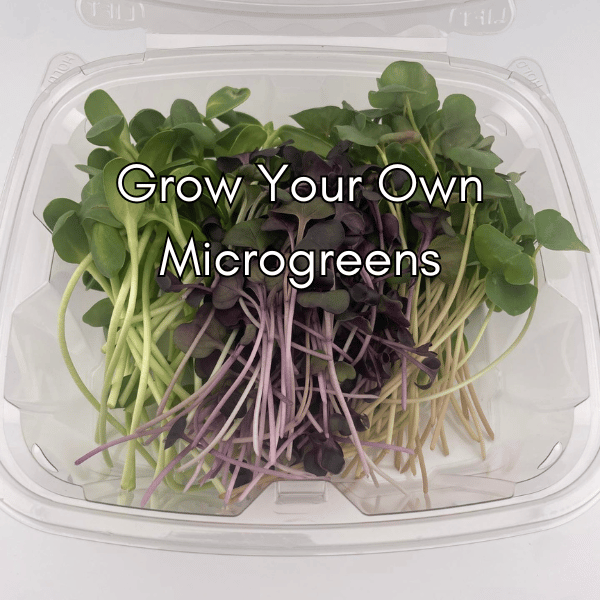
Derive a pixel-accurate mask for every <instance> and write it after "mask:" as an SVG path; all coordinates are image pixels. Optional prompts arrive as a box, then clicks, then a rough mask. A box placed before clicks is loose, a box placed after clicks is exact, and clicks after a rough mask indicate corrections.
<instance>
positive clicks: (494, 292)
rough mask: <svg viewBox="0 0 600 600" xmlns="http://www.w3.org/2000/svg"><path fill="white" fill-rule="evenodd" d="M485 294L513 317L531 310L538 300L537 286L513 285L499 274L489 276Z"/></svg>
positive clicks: (528, 284)
mask: <svg viewBox="0 0 600 600" xmlns="http://www.w3.org/2000/svg"><path fill="white" fill-rule="evenodd" d="M485 293H486V294H487V297H488V298H489V299H490V301H491V302H493V303H494V304H495V305H496V306H498V307H499V308H501V309H502V310H503V311H504V312H506V313H508V314H509V315H511V316H513V317H514V316H517V315H520V314H523V313H524V312H525V311H527V310H529V308H531V306H532V304H533V303H534V302H535V299H536V298H537V288H536V287H535V286H533V285H531V284H530V283H527V284H525V285H512V284H510V283H508V282H507V281H506V280H505V279H504V277H503V276H502V275H501V274H499V273H488V274H487V276H486V279H485Z"/></svg>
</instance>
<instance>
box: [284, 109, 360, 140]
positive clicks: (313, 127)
mask: <svg viewBox="0 0 600 600" xmlns="http://www.w3.org/2000/svg"><path fill="white" fill-rule="evenodd" d="M292 119H294V121H296V123H298V125H300V127H303V128H304V129H305V130H306V131H308V132H310V133H314V134H315V135H317V136H319V137H322V138H329V137H330V136H331V135H332V133H333V132H334V129H335V127H336V126H337V125H350V124H351V123H352V121H353V120H354V111H351V110H347V109H344V108H339V107H337V106H323V107H321V108H309V109H307V110H303V111H301V112H299V113H296V114H295V115H292Z"/></svg>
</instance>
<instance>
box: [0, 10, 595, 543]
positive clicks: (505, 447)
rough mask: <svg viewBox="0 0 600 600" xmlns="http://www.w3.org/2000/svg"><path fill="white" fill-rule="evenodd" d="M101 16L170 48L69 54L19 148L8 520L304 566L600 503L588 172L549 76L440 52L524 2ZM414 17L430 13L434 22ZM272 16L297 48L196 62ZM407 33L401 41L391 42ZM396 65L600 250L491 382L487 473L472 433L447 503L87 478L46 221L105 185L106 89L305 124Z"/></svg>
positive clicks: (85, 342) (7, 246)
mask: <svg viewBox="0 0 600 600" xmlns="http://www.w3.org/2000/svg"><path fill="white" fill-rule="evenodd" d="M93 6H96V8H95V9H94V10H95V12H94V10H92V8H91V7H93ZM99 6H101V3H85V2H81V3H80V4H79V10H80V14H81V15H82V18H84V20H87V21H88V22H89V23H90V24H92V25H94V26H98V27H109V26H111V27H115V26H118V27H123V26H137V25H140V24H141V25H143V26H144V27H145V28H146V29H147V30H148V31H149V33H150V34H151V37H149V46H153V47H152V48H149V50H148V51H147V52H146V53H145V54H144V55H139V56H126V57H117V58H112V59H107V60H103V61H99V62H96V63H91V64H83V63H82V61H80V59H78V58H77V57H76V56H75V55H73V54H65V55H61V56H60V57H57V59H55V60H54V61H53V62H52V63H51V66H50V68H49V71H48V78H47V79H48V83H49V85H47V87H46V88H45V90H44V91H43V92H42V94H41V95H40V97H39V99H38V100H37V102H36V103H35V105H34V107H33V108H32V110H31V113H30V115H29V117H28V121H27V123H26V126H25V129H24V132H23V135H22V137H21V140H20V142H19V146H18V148H17V151H16V155H15V158H14V161H13V164H12V168H11V171H10V174H9V177H8V181H7V184H6V186H5V190H4V198H3V203H2V207H3V216H2V222H1V232H0V256H1V261H0V264H1V265H2V275H3V276H2V280H1V287H0V307H1V313H0V356H1V360H2V362H1V365H0V389H1V390H2V391H3V397H4V401H3V403H2V413H1V415H2V429H1V430H0V498H1V499H2V507H3V508H4V509H5V510H7V511H8V512H10V513H11V514H13V515H14V516H15V517H16V518H18V519H20V520H22V521H24V522H26V523H28V524H30V525H32V526H34V527H37V528H40V529H43V530H45V531H51V532H57V533H62V534H65V535H69V536H77V537H83V538H89V539H98V540H102V541H109V542H115V543H121V544H130V545H140V546H146V547H154V548H165V549H173V550H185V551H198V552H214V553H243V554H270V553H273V554H279V555H281V554H290V555H293V554H325V553H349V552H383V551H388V550H397V549H408V548H424V547H431V546H439V545H452V544H458V543H465V542H469V541H474V540H481V539H491V538H495V537H502V536H511V535H515V534H517V533H523V532H529V531H535V530H538V529H541V528H544V527H547V526H550V525H554V524H558V523H560V522H562V521H564V520H566V519H569V518H571V517H573V516H574V515H576V514H577V513H579V512H581V511H582V510H584V509H585V508H586V507H587V506H589V505H590V504H591V503H592V502H593V501H594V499H595V497H596V495H597V494H598V491H599V490H600V459H599V457H598V450H599V448H600V410H599V408H600V394H599V386H600V380H599V374H598V365H599V364H600V363H599V360H598V358H599V353H598V343H599V335H598V312H597V306H596V299H597V298H598V292H599V289H598V285H599V282H598V264H597V263H598V259H599V256H600V255H599V250H598V239H597V231H596V227H595V221H594V218H593V214H592V211H591V210H590V206H589V199H588V197H587V193H586V189H585V185H584V183H583V180H582V177H581V173H580V172H579V168H578V165H577V160H576V158H575V156H574V154H573V149H572V147H571V144H570V142H569V139H568V136H567V134H566V132H565V130H564V127H563V124H562V121H561V119H560V116H559V115H558V113H557V111H556V108H555V107H554V105H553V103H552V101H551V99H550V98H549V96H548V95H547V93H546V91H545V87H544V83H543V76H542V75H541V74H540V73H539V72H538V70H537V67H536V64H535V63H534V62H532V61H528V60H527V59H519V60H517V61H515V63H513V67H512V69H502V68H499V67H495V66H491V65H486V64H482V63H479V62H475V61H467V60H455V59H450V58H449V56H448V55H447V54H446V53H445V52H444V51H443V49H444V45H445V35H446V34H447V33H448V32H450V31H451V30H460V31H463V32H470V33H474V34H479V33H493V32H495V31H498V30H501V29H503V28H504V27H506V26H508V25H509V24H510V22H511V20H512V17H513V14H514V13H513V5H512V2H509V1H502V0H500V1H494V2H464V3H459V4H452V5H448V4H447V3H444V2H413V1H407V2H400V3H385V2H372V3H369V2H366V1H363V2H361V3H352V2H348V1H346V2H339V3H328V4H323V3H322V2H319V3H317V2H306V3H305V4H304V5H303V6H300V7H299V6H298V5H296V4H293V3H291V2H289V3H288V2H286V3H283V4H282V3H277V4H270V3H267V2H263V3H261V4H257V3H254V2H250V1H248V2H192V1H191V0H190V2H189V5H181V4H180V5H168V3H159V2H156V3H150V2H148V3H145V4H141V3H138V2H136V3H126V2H121V3H119V4H118V5H116V4H111V5H110V6H111V7H112V8H111V9H110V10H111V11H112V12H110V11H108V12H107V11H102V10H100V9H98V7H99ZM106 6H109V5H106ZM417 6H418V7H420V8H421V9H422V10H419V11H415V10H414V9H415V8H416V7H417ZM115 7H116V8H115ZM217 9H219V10H220V11H221V12H218V11H217ZM300 9H301V10H302V14H303V16H299V15H298V14H297V12H298V11H300ZM409 9H412V10H413V11H412V12H407V11H409ZM265 13H268V14H269V23H270V24H269V25H268V27H270V28H271V29H270V30H271V31H275V33H276V34H278V35H279V36H280V37H277V38H276V37H271V38H257V39H253V38H252V39H251V38H240V37H237V38H230V37H223V38H222V40H223V43H224V44H226V45H223V46H221V47H217V46H214V47H213V46H205V47H192V46H194V45H198V44H199V43H201V41H202V40H203V39H205V38H203V37H202V36H201V35H199V34H206V33H227V34H251V35H254V34H255V33H261V28H264V27H266V26H267V25H265V21H264V18H263V17H264V15H265ZM340 15H342V16H341V17H340ZM369 15H374V16H369ZM219 24H220V25H219ZM400 25H401V26H400ZM358 31H360V32H361V34H362V35H366V36H376V37H369V39H368V40H367V39H366V38H364V39H362V40H361V39H357V38H355V42H354V43H355V44H357V45H361V46H364V47H347V46H343V45H341V44H343V43H345V42H344V40H346V37H344V36H354V35H356V32H358ZM290 32H292V33H293V36H294V37H296V38H297V37H298V36H302V35H306V37H305V38H304V40H303V42H304V43H302V44H299V43H296V44H293V43H291V42H293V41H296V42H298V40H297V39H295V40H291V39H290V37H289V36H290ZM262 33H264V31H262ZM392 33H393V34H395V35H396V37H393V38H392V37H388V36H389V35H390V34H392ZM384 34H385V35H384ZM377 36H378V37H377ZM258 41H260V42H261V44H260V45H259V44H257V42H258ZM249 42H253V44H252V45H240V44H248V43H249ZM367 46H369V47H367ZM376 46H379V47H376ZM394 46H395V47H396V48H398V49H394ZM398 59H406V60H417V61H419V62H421V63H422V64H423V65H424V66H425V67H426V68H427V69H428V70H429V71H430V72H431V73H432V74H433V75H434V77H435V78H436V79H437V81H438V86H439V89H440V94H441V97H442V98H443V97H444V96H446V95H448V94H451V93H456V92H464V93H466V94H468V95H470V96H471V97H472V98H473V99H474V101H475V103H476V105H477V107H478V118H479V120H480V122H481V124H482V128H483V131H482V133H483V134H484V135H494V136H496V145H495V151H496V153H497V154H498V155H499V156H501V157H503V158H504V160H505V163H504V164H503V166H502V168H503V170H504V171H505V172H509V171H519V172H521V171H525V172H526V174H525V175H524V177H523V179H522V181H521V184H520V186H521V189H522V190H523V192H524V193H525V195H526V197H527V199H528V201H529V202H530V203H531V204H532V205H533V207H534V209H535V210H536V211H537V210H540V209H542V208H556V209H558V210H560V211H561V213H562V214H563V215H564V216H565V217H566V218H567V219H569V220H570V221H571V222H573V223H574V224H575V228H576V230H577V231H578V233H579V234H580V237H581V238H582V239H583V240H584V241H585V243H586V244H587V245H588V247H589V248H590V250H591V252H590V254H589V255H585V256H584V255H582V254H579V253H551V252H542V253H541V257H540V258H539V259H538V260H539V265H540V266H541V269H540V273H541V281H540V295H539V301H538V308H537V310H536V315H535V317H534V320H533V323H532V326H531V328H530V330H529V332H528V333H527V336H526V338H525V339H524V340H523V342H522V343H521V344H520V346H518V348H517V349H516V350H515V351H514V353H513V354H511V355H510V357H509V358H507V359H506V360H505V361H503V362H502V363H501V364H500V365H499V366H498V367H497V368H495V369H494V370H493V371H491V372H490V373H488V374H487V375H486V376H485V377H484V378H482V379H481V380H480V381H478V383H477V390H478V393H479V396H480V397H481V398H482V399H483V402H484V410H485V412H486V414H487V416H488V419H490V421H491V424H492V427H493V429H494V431H495V433H496V437H495V440H494V441H493V442H492V443H490V444H489V446H488V455H487V458H486V460H485V461H482V460H481V457H480V456H479V455H478V448H477V446H476V445H474V444H472V443H470V442H467V440H466V439H464V436H463V435H462V434H460V433H456V432H455V433H453V434H452V437H450V438H449V441H448V443H449V445H451V447H452V453H451V454H450V456H448V457H444V456H442V455H441V453H439V452H437V453H430V454H429V455H428V457H427V463H428V472H429V486H430V491H429V494H428V496H424V494H423V492H422V488H421V480H420V477H419V476H418V475H417V477H412V476H411V475H410V474H409V475H402V476H398V477H399V481H401V482H402V485H403V487H404V489H405V490H406V492H407V494H406V495H402V494H400V493H399V492H398V491H397V490H396V489H395V488H394V487H393V486H391V485H389V484H386V483H385V482H382V483H381V484H380V486H379V487H375V486H373V484H372V483H371V482H369V481H359V482H356V483H352V484H336V485H333V484H330V483H324V482H318V481H316V482H279V483H274V484H272V485H270V486H269V487H268V488H267V489H266V490H265V491H264V492H262V493H261V494H258V495H256V496H255V497H253V498H250V499H249V500H248V501H247V502H245V503H244V504H241V505H232V506H230V507H229V508H224V507H223V506H222V502H221V501H220V500H219V499H218V498H217V497H216V496H214V495H213V496H211V495H203V494H202V493H200V492H191V493H188V494H186V495H184V496H181V495H178V494H176V493H174V492H172V491H170V490H169V489H161V490H160V492H159V493H157V494H155V496H154V497H153V499H152V503H151V504H150V505H149V507H148V508H146V509H141V508H139V502H140V498H141V496H142V494H143V491H144V488H145V485H146V484H148V483H149V482H150V481H151V479H152V472H147V473H144V472H143V471H142V472H141V473H140V476H139V479H138V490H137V491H135V492H132V493H125V492H123V491H122V490H120V477H119V472H118V468H119V466H120V458H121V454H119V453H118V452H117V453H116V454H115V464H116V467H115V470H114V471H113V472H108V471H107V470H106V468H105V467H104V466H103V463H102V461H101V460H97V461H94V460H92V461H89V462H87V463H84V464H83V465H81V466H79V467H75V466H74V464H73V463H74V460H75V459H76V458H78V457H79V456H81V455H82V454H84V453H85V452H87V451H88V450H89V449H90V443H91V441H92V440H93V431H94V411H93V409H92V408H91V407H90V406H89V405H88V404H87V403H86V402H85V401H84V400H83V399H82V398H81V395H80V393H79V391H78V390H77V388H76V386H75V384H74V383H73V382H72V380H71V378H70V376H69V374H68V372H67V369H66V367H65V366H64V364H63V361H62V358H61V356H60V353H59V349H58V343H57V337H56V331H55V330H56V314H57V309H58V304H59V301H60V297H61V295H62V291H63V290H64V287H65V285H66V281H67V279H68V277H69V276H70V274H71V273H72V271H73V265H68V264H65V263H63V262H62V261H61V260H60V259H59V258H58V257H57V256H56V255H55V254H54V252H53V247H52V242H51V235H50V232H49V231H48V229H47V228H46V227H45V225H44V224H43V220H42V218H41V214H42V211H43V209H44V207H45V205H46V204H47V203H48V201H49V200H51V199H52V198H54V197H57V196H62V197H78V196H79V192H80V190H81V187H82V185H83V184H84V183H85V181H86V176H85V175H84V174H83V173H78V172H77V171H76V170H75V169H74V168H73V165H74V164H75V163H81V162H85V157H86V156H87V153H88V152H89V149H90V146H89V144H88V143H87V142H86V140H85V128H86V119H85V116H84V112H83V103H84V101H85V99H86V97H87V95H88V94H89V93H90V92H91V91H92V90H95V89H97V88H103V89H105V90H106V91H108V92H109V93H110V94H111V95H112V96H113V97H114V99H115V100H116V101H117V103H118V104H119V105H120V106H121V107H122V109H123V110H124V112H125V115H126V117H127V118H131V117H132V116H133V115H134V114H135V112H136V111H137V110H139V109H140V108H144V107H150V106H151V107H153V108H155V109H158V110H160V111H163V112H167V113H168V108H169V106H170V104H171V102H172V101H173V100H175V99H176V98H189V99H191V100H193V101H194V102H195V103H196V104H197V105H199V106H202V105H203V103H204V102H205V101H206V99H207V98H208V96H209V95H210V94H211V93H212V92H213V91H215V90H216V89H218V88H219V87H221V86H224V85H231V86H235V87H249V88H251V90H252V96H251V98H250V100H249V101H248V103H247V104H246V105H245V106H244V110H245V111H247V112H249V113H251V114H254V115H256V117H257V118H259V119H262V120H263V121H268V120H273V121H275V122H277V123H284V122H286V121H287V120H288V117H287V115H289V114H293V113H294V112H297V111H300V110H302V109H305V108H308V107H312V106H317V105H324V104H333V105H340V103H341V102H342V100H347V101H348V102H350V104H352V105H356V106H364V105H366V94H367V92H368V90H369V89H371V88H372V85H373V81H374V79H375V77H376V76H377V75H378V74H380V73H381V71H382V70H383V69H384V68H385V67H386V66H387V65H388V64H389V63H390V62H392V61H394V60H398ZM517 71H519V72H521V73H522V74H519V73H518V72H517ZM63 72H64V74H61V73H63ZM81 292H82V290H81V289H78V291H77V292H76V293H75V295H74V298H73V301H72V303H71V308H70V312H69V314H68V323H67V335H68V339H69V346H70V348H71V352H72V354H73V356H74V359H75V363H76V366H77V368H78V370H79V372H80V373H81V374H82V375H83V377H84V380H85V382H86V384H88V385H89V386H90V388H91V389H92V391H94V392H98V390H99V386H100V385H101V375H102V368H103V359H102V354H101V352H100V347H101V345H102V342H103V340H102V336H101V333H100V332H99V331H98V330H93V331H92V330H91V329H90V328H89V327H86V326H85V325H82V323H81V316H82V314H83V313H84V312H85V311H86V310H87V308H89V306H91V304H93V303H94V302H95V301H96V300H97V297H96V296H95V295H94V293H90V292H87V293H85V294H83V293H81ZM523 319H524V317H520V318H512V317H508V316H506V315H504V314H502V315H497V316H495V318H494V319H492V322H491V325H490V328H489V329H488V331H487V333H486V336H485V339H484V342H483V343H482V344H481V346H480V348H481V349H480V350H478V353H477V354H476V355H475V356H474V358H473V361H472V369H473V370H477V369H478V367H479V366H485V365H486V364H488V363H489V361H490V360H492V359H494V358H495V357H496V356H498V355H499V354H501V353H502V351H503V350H504V349H505V348H506V347H507V345H508V344H509V343H510V340H512V339H513V338H514V337H515V335H516V334H517V332H518V331H519V329H520V326H521V325H522V322H523ZM457 431H458V430H457Z"/></svg>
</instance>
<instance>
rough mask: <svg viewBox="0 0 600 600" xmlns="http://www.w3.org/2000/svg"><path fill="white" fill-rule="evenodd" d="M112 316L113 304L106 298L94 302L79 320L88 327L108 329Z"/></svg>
mask: <svg viewBox="0 0 600 600" xmlns="http://www.w3.org/2000/svg"><path fill="white" fill-rule="evenodd" d="M112 314H113V304H112V302H111V301H110V300H109V299H108V298H103V299H102V300H100V301H98V302H96V304H94V306H92V307H91V308H90V309H89V310H88V311H87V312H86V313H85V314H84V315H83V317H81V320H82V321H83V322H84V323H85V324H86V325H89V326H90V327H108V326H109V325H110V320H111V319H112Z"/></svg>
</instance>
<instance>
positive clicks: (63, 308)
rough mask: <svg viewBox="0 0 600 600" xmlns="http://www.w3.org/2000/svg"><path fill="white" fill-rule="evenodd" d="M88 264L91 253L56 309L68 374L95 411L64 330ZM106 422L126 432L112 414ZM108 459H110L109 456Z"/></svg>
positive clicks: (146, 455)
mask: <svg viewBox="0 0 600 600" xmlns="http://www.w3.org/2000/svg"><path fill="white" fill-rule="evenodd" d="M90 264H92V255H91V254H88V255H87V256H86V257H85V258H84V259H83V261H82V262H81V263H80V264H79V266H78V267H77V269H75V272H74V273H73V275H72V276H71V279H70V280H69V282H68V283H67V287H66V288H65V292H64V294H63V297H62V300H61V303H60V306H59V309H58V345H59V347H60V352H61V354H62V357H63V360H64V362H65V365H66V366H67V369H68V371H69V374H70V375H71V377H72V379H73V381H74V382H75V385H76V386H77V387H78V388H79V391H80V392H81V393H82V394H83V396H84V397H85V399H86V400H87V401H88V402H89V403H90V404H91V405H92V407H93V408H94V409H96V410H97V411H100V402H98V400H96V398H95V396H94V395H93V394H92V392H90V390H89V389H88V388H87V386H86V385H85V383H84V382H83V380H82V379H81V376H80V375H79V373H78V372H77V369H76V367H75V364H74V363H73V360H72V359H71V355H70V353H69V348H68V346H67V339H66V330H65V323H66V315H67V308H68V306H69V301H70V300H71V296H72V295H73V291H74V289H75V286H76V285H77V282H78V281H79V279H80V278H81V276H82V275H83V274H84V273H85V271H86V270H88V268H89V266H90ZM108 422H109V423H110V424H111V425H112V426H113V427H114V428H115V429H116V430H117V431H118V432H119V433H121V434H122V435H126V434H127V430H126V429H125V427H123V425H122V424H121V423H119V421H117V419H115V418H114V417H113V416H112V415H108ZM140 453H141V454H142V455H143V456H144V458H145V459H146V460H147V461H148V463H149V464H151V465H152V466H153V467H154V465H155V464H156V463H155V461H154V459H153V458H152V456H150V454H149V453H148V451H147V450H146V449H141V450H140ZM105 458H106V455H105ZM109 460H110V457H109ZM108 464H109V466H111V463H108Z"/></svg>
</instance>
